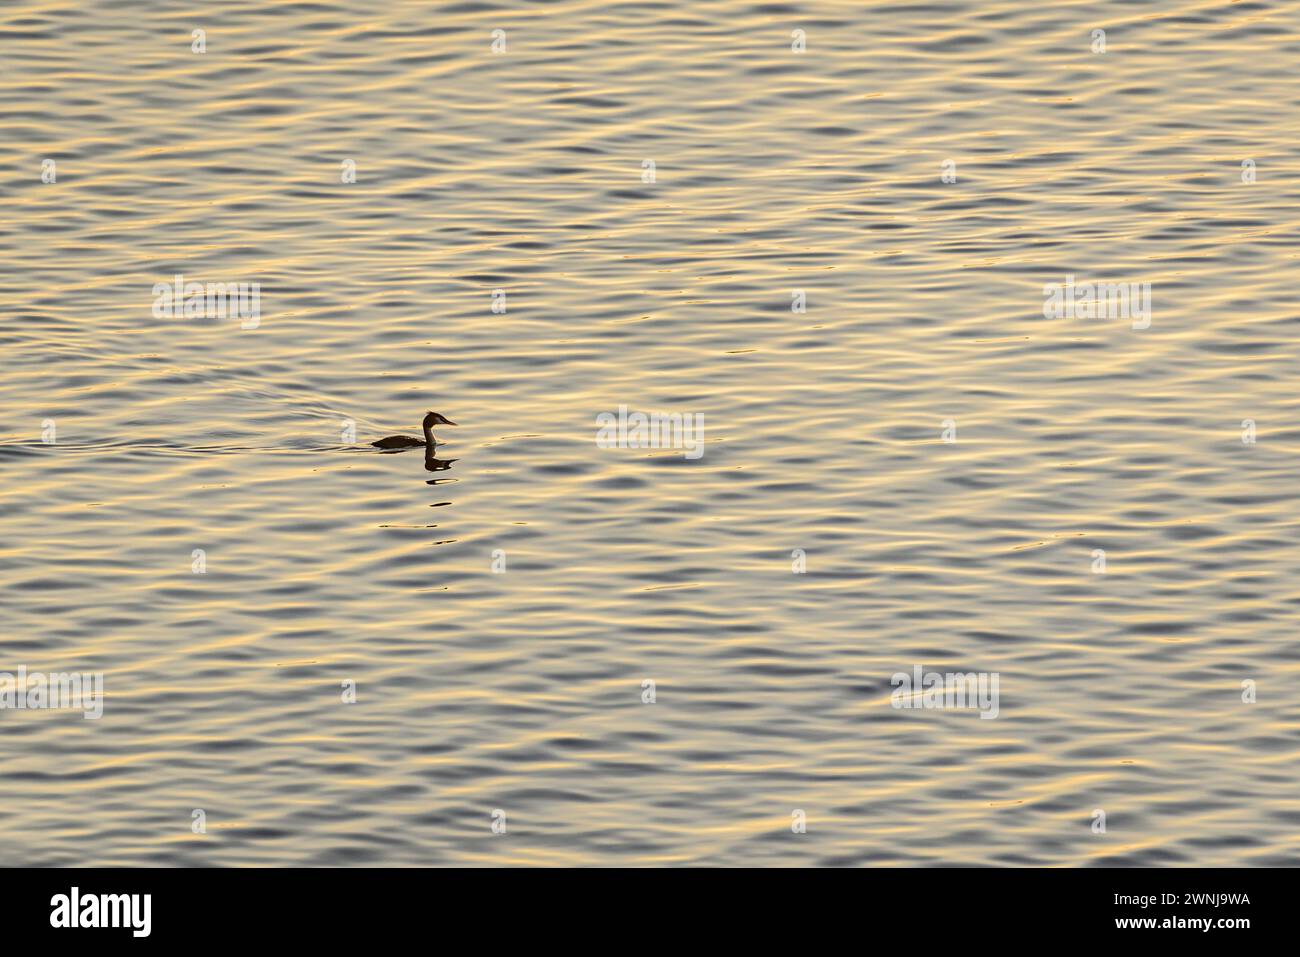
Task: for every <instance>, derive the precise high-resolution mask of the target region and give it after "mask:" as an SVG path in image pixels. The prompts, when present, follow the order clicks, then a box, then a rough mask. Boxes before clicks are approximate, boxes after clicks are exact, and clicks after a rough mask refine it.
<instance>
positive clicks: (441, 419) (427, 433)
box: [370, 412, 456, 449]
mask: <svg viewBox="0 0 1300 957" xmlns="http://www.w3.org/2000/svg"><path fill="white" fill-rule="evenodd" d="M455 424H456V423H455V422H453V421H451V419H449V418H447V417H446V416H445V415H442V414H440V413H438V412H430V413H429V414H428V415H426V416H425V417H424V422H423V423H422V425H423V427H424V441H420V440H419V439H417V438H415V437H414V436H410V435H390V436H387V437H386V438H382V439H380V440H379V441H378V442H371V443H370V444H371V445H373V446H374V447H375V448H377V449H413V448H416V447H417V446H421V445H422V446H424V447H425V448H427V449H432V448H433V447H434V446H435V445H437V444H438V440H437V439H435V438H434V437H433V427H434V426H435V425H455Z"/></svg>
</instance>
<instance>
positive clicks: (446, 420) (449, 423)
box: [442, 415, 456, 425]
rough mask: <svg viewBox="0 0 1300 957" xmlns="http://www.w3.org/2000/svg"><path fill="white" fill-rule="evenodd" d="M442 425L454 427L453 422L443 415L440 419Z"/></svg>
mask: <svg viewBox="0 0 1300 957" xmlns="http://www.w3.org/2000/svg"><path fill="white" fill-rule="evenodd" d="M442 424H443V425H455V424H456V423H455V422H453V421H451V419H449V418H447V417H446V416H445V415H444V416H443V417H442Z"/></svg>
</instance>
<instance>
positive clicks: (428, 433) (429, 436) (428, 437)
mask: <svg viewBox="0 0 1300 957" xmlns="http://www.w3.org/2000/svg"><path fill="white" fill-rule="evenodd" d="M424 444H425V445H433V425H432V424H431V423H429V422H426V423H424Z"/></svg>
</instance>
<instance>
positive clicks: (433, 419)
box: [424, 412, 456, 429]
mask: <svg viewBox="0 0 1300 957" xmlns="http://www.w3.org/2000/svg"><path fill="white" fill-rule="evenodd" d="M455 424H456V423H455V422H453V421H451V419H449V418H447V417H446V416H445V415H443V414H442V413H441V412H430V413H429V414H428V415H426V416H425V417H424V427H425V428H426V429H428V428H432V427H433V426H435V425H455Z"/></svg>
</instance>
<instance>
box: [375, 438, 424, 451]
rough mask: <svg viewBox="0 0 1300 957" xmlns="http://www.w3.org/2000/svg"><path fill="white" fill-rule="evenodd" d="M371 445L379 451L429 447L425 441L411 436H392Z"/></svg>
mask: <svg viewBox="0 0 1300 957" xmlns="http://www.w3.org/2000/svg"><path fill="white" fill-rule="evenodd" d="M370 444H371V445H373V446H374V447H375V448H377V449H413V448H415V447H416V446H417V445H420V446H425V447H427V446H428V443H426V442H425V441H424V439H417V438H415V437H414V436H410V435H390V436H388V437H387V438H384V439H380V440H379V441H378V442H371V443H370Z"/></svg>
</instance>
